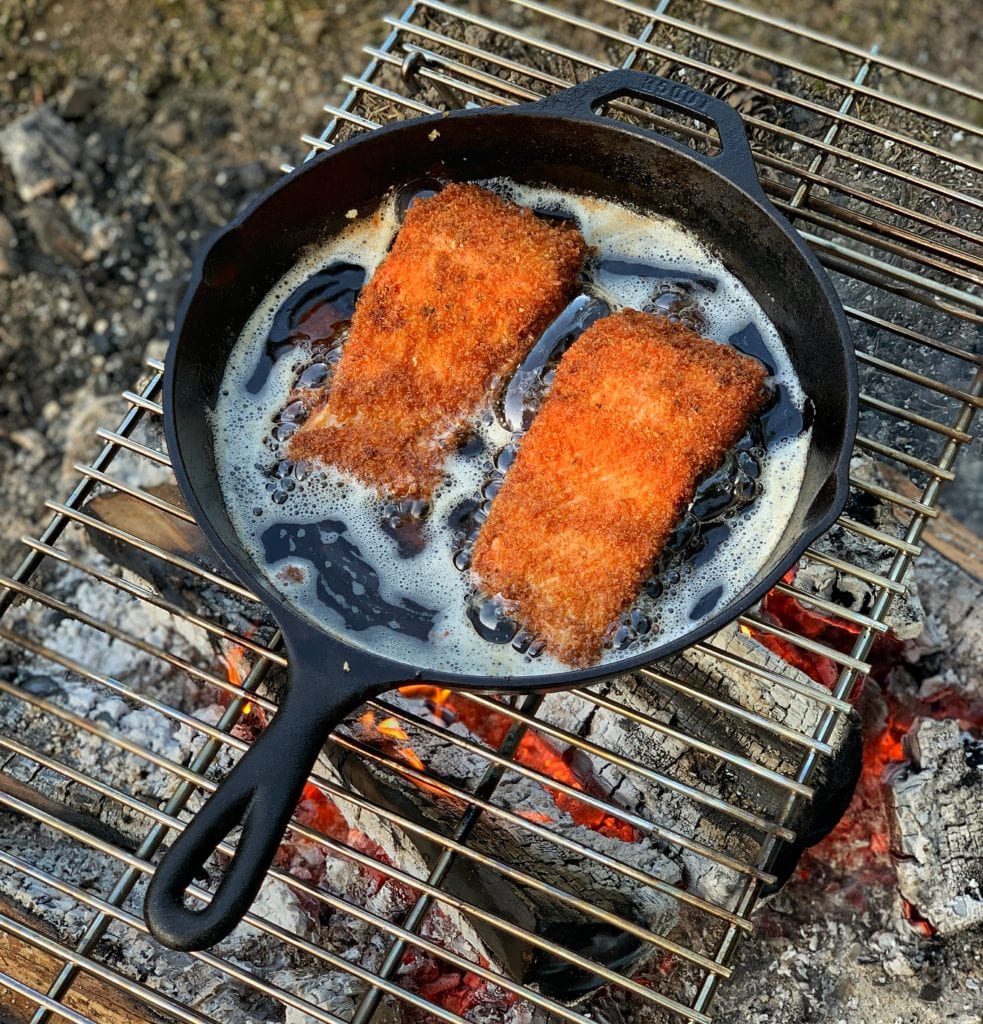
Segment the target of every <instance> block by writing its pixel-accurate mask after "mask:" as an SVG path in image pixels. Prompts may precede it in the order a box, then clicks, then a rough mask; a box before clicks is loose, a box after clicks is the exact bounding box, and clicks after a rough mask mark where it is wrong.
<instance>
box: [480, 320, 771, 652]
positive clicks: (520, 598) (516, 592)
mask: <svg viewBox="0 0 983 1024" xmlns="http://www.w3.org/2000/svg"><path fill="white" fill-rule="evenodd" d="M765 377H766V371H765V368H764V367H763V366H762V365H761V364H760V363H759V362H758V361H757V360H755V359H751V358H749V357H748V356H745V355H742V354H741V353H740V352H738V351H737V350H736V349H733V348H730V347H728V346H726V345H719V344H717V343H716V342H712V341H707V340H706V339H704V338H701V337H700V336H699V335H698V334H696V333H695V332H693V331H691V330H690V329H689V328H687V327H684V326H683V325H682V324H676V323H671V322H670V321H669V320H667V319H666V318H665V317H661V316H652V315H649V314H647V313H639V312H636V311H635V310H627V311H625V312H622V313H615V314H613V315H611V316H608V317H605V318H604V319H602V320H598V321H597V322H595V323H594V324H593V325H592V326H591V327H590V328H588V329H587V330H586V331H585V332H584V333H583V334H582V335H581V336H580V338H578V339H577V340H576V341H575V342H574V343H573V345H571V346H570V348H569V349H568V350H567V352H566V353H565V355H564V356H563V359H562V360H561V362H560V366H559V369H558V370H557V374H556V379H555V382H554V384H553V387H552V390H551V391H550V393H549V395H548V396H547V398H546V400H545V402H544V403H543V406H542V408H541V409H540V411H539V414H538V415H537V417H536V419H535V420H534V421H533V424H532V427H531V428H530V429H529V431H528V433H527V434H526V435H525V437H524V438H523V440H522V445H521V447H520V449H519V454H518V456H517V458H516V461H515V462H514V464H513V465H512V468H511V469H510V470H509V472H508V474H507V475H506V478H505V483H504V484H503V485H502V489H501V490H500V491H499V493H498V495H497V497H496V498H495V500H494V502H493V503H492V507H491V512H490V514H489V516H488V519H487V520H486V522H485V523H484V525H483V527H482V529H481V533H480V534H479V536H478V539H477V542H476V544H475V548H474V553H473V557H472V566H473V569H474V572H475V573H476V575H477V577H478V580H479V581H480V584H481V586H482V587H483V589H484V590H485V591H487V592H488V593H489V594H492V595H494V594H502V595H503V596H504V597H505V598H507V599H508V600H510V601H514V602H516V605H517V608H518V614H517V617H518V619H519V621H520V622H521V623H522V624H523V625H524V626H526V627H527V628H528V629H530V630H531V631H532V632H534V633H535V634H537V635H539V636H540V637H542V638H543V639H544V640H545V641H546V649H547V650H549V651H550V652H552V653H553V654H554V655H555V656H556V657H557V658H559V659H560V660H561V661H564V662H566V663H568V664H570V665H576V666H585V665H589V664H591V663H593V662H595V661H596V660H597V659H598V658H599V657H600V654H601V649H602V644H603V640H604V637H605V634H606V633H607V631H608V629H609V627H610V626H611V625H612V623H614V622H615V621H616V619H617V618H618V616H619V615H620V614H621V613H622V612H623V611H625V610H626V608H628V607H629V606H630V604H631V602H632V601H633V600H634V599H635V597H636V596H637V595H638V592H639V590H640V588H641V585H642V583H643V582H644V580H645V579H646V577H647V576H648V574H649V573H650V572H651V569H652V565H653V563H654V561H655V560H656V559H657V558H658V556H659V553H660V552H661V551H662V548H663V546H664V545H665V542H666V540H667V539H668V537H669V534H670V533H671V532H672V529H673V527H674V526H675V525H676V523H677V522H678V521H679V519H680V516H681V515H682V513H683V512H684V510H685V509H686V506H687V505H688V504H689V502H690V501H691V499H692V497H693V492H694V489H695V485H696V483H697V481H698V479H699V478H700V477H701V476H702V475H703V474H704V473H705V472H706V471H707V470H710V469H713V468H714V467H715V466H716V465H717V464H718V463H719V462H720V460H721V458H722V457H723V455H724V453H725V452H726V451H727V449H728V448H730V447H731V446H732V445H733V444H734V443H735V442H736V441H737V440H738V439H739V438H740V436H741V435H742V434H743V432H744V430H745V429H746V427H747V424H748V420H749V418H750V417H751V415H752V414H753V413H754V412H755V411H756V410H757V409H758V408H759V407H760V406H761V404H762V402H763V401H764V397H765V392H764V388H763V385H764V381H765Z"/></svg>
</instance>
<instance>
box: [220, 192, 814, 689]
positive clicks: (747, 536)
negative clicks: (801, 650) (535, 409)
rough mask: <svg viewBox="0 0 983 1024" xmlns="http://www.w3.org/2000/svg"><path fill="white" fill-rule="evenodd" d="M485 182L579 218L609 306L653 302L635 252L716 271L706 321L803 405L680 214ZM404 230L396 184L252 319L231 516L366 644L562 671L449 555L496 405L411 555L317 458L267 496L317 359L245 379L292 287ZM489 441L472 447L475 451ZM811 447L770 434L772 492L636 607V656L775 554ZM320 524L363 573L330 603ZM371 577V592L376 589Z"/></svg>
mask: <svg viewBox="0 0 983 1024" xmlns="http://www.w3.org/2000/svg"><path fill="white" fill-rule="evenodd" d="M483 184H485V185H487V187H490V188H493V189H495V190H496V191H498V192H500V193H502V194H505V195H507V196H508V197H509V198H513V199H515V200H516V201H517V202H520V203H522V204H523V205H527V206H531V207H534V208H537V209H539V210H546V211H549V212H551V213H557V214H559V215H562V216H566V217H572V218H574V219H575V220H576V221H577V223H578V226H579V227H580V229H581V231H582V232H583V234H584V236H585V238H586V240H587V242H588V244H589V245H591V246H593V247H594V249H595V252H594V254H593V257H592V260H591V265H590V267H589V268H588V279H589V286H590V290H591V291H592V292H593V293H594V294H596V295H599V296H601V297H603V298H605V300H606V301H607V302H608V303H609V305H610V306H611V307H612V308H614V309H617V308H637V309H641V308H644V307H645V306H646V305H647V304H650V303H651V301H652V298H653V278H652V276H650V275H646V274H644V273H632V272H631V267H630V266H629V265H630V264H632V263H636V264H642V265H645V266H648V267H661V268H669V269H670V270H671V271H672V272H673V273H678V274H679V275H680V276H681V277H687V278H691V279H695V280H697V281H699V280H701V279H706V280H707V281H713V282H714V287H713V288H712V289H711V288H696V289H694V291H693V294H692V297H691V298H692V303H693V305H694V306H695V308H696V309H697V310H698V313H699V316H700V318H701V327H700V330H701V333H703V334H704V335H705V336H707V337H710V338H713V339H715V340H717V341H721V342H726V341H727V339H728V338H730V337H732V336H734V335H735V334H737V333H738V332H740V331H742V330H743V329H745V328H746V327H748V326H749V325H754V326H755V327H756V328H757V329H758V331H759V332H760V335H761V338H762V339H763V342H764V345H765V347H766V350H767V354H768V362H769V364H770V366H771V367H772V368H773V370H774V379H775V382H776V384H781V385H783V386H784V388H785V389H786V391H787V395H788V398H789V400H790V401H791V402H792V404H793V405H795V406H796V407H797V408H799V409H800V410H801V409H802V407H803V403H804V396H803V394H802V391H801V388H800V386H799V383H798V380H797V379H796V376H795V373H794V370H793V369H792V366H791V363H790V361H789V359H788V356H787V355H786V353H785V351H784V349H783V347H782V344H781V340H780V338H779V336H778V333H777V332H776V331H775V329H774V327H773V326H772V325H771V323H770V322H769V321H768V320H767V318H766V317H765V315H764V313H763V312H762V310H761V308H760V307H759V306H758V304H757V303H756V302H755V301H754V299H753V298H752V297H751V295H750V294H749V293H748V292H747V290H746V289H745V288H744V286H743V285H742V284H741V283H740V282H739V281H737V280H736V278H734V277H732V276H731V275H730V274H728V273H727V271H726V269H725V268H724V267H723V265H722V264H721V263H720V261H719V260H717V259H716V258H715V257H714V256H713V255H712V254H711V253H710V252H708V251H707V250H706V248H705V247H704V246H703V245H702V244H701V243H700V242H699V240H698V239H696V238H695V236H693V235H692V234H690V233H689V232H687V231H685V230H684V229H683V228H681V227H680V226H679V225H678V224H675V223H673V222H669V221H666V220H658V219H655V218H652V217H650V216H647V215H643V214H640V213H637V212H635V211H632V210H630V209H627V208H625V207H622V206H619V205H616V204H613V203H610V202H607V201H605V200H600V199H596V198H591V197H583V196H573V195H568V194H565V193H562V192H559V191H556V190H552V189H545V188H531V187H529V186H520V185H517V184H515V183H513V182H508V181H500V180H499V181H493V182H486V183H483ZM397 229H398V217H397V200H396V197H388V198H387V199H386V200H384V201H383V203H382V204H381V205H380V207H379V208H378V209H377V210H376V211H374V212H373V213H372V214H370V215H368V216H364V217H361V218H359V219H356V220H354V221H353V223H352V224H351V225H350V226H349V227H347V228H346V229H345V230H344V231H342V232H341V233H340V234H338V235H337V236H335V237H333V238H331V239H329V240H327V241H325V242H324V243H323V244H321V245H319V246H317V247H315V248H312V249H310V250H309V251H307V252H305V253H304V255H303V257H302V259H301V260H300V261H298V263H297V265H296V266H295V267H294V268H292V269H291V271H290V272H289V273H288V274H286V275H285V276H284V278H283V279H282V280H281V281H279V282H278V283H277V285H276V286H275V287H274V288H273V289H271V291H270V293H269V294H268V295H267V296H266V297H265V298H264V300H263V302H262V303H260V306H259V307H258V308H257V310H256V312H255V313H254V314H253V316H252V317H251V318H250V320H249V321H248V323H247V324H246V327H245V328H244V330H243V331H242V334H241V336H240V338H239V340H238V342H237V344H236V346H235V349H234V351H233V353H232V355H231V357H230V359H229V363H228V367H227V370H226V374H225V378H224V380H223V387H222V393H221V396H220V399H219V402H218V405H217V408H216V411H215V414H214V416H213V418H212V427H213V430H214V434H215V451H216V463H217V465H218V470H219V476H220V483H221V486H222V492H223V495H224V497H225V501H226V504H227V507H228V510H229V513H230V516H231V518H232V520H233V523H234V525H235V527H236V530H237V531H238V533H239V535H240V537H241V538H242V539H243V542H244V544H245V546H246V547H247V549H248V550H249V552H250V553H251V554H252V555H253V557H254V558H255V559H256V561H257V564H259V565H260V566H261V567H262V569H263V571H264V573H265V575H266V576H267V578H268V580H269V581H270V583H271V585H272V586H273V588H274V589H275V590H277V591H278V592H280V593H282V594H283V595H284V596H286V597H287V598H288V599H289V600H290V601H291V602H292V603H293V604H294V605H295V606H296V607H297V608H298V609H299V610H300V611H302V612H303V614H305V615H306V616H307V617H308V618H309V619H310V620H312V621H313V622H315V623H319V624H321V625H323V626H325V627H326V628H328V629H330V630H333V631H339V630H344V631H346V633H347V634H348V636H349V637H350V638H351V639H352V640H353V642H355V643H357V644H359V645H360V646H363V647H365V648H366V649H368V650H371V651H374V652H376V653H378V654H380V655H383V656H386V657H389V658H393V659H396V660H400V661H404V662H406V663H407V664H409V665H412V666H413V667H414V668H418V669H421V670H422V671H423V672H424V673H425V672H426V670H427V669H433V670H441V671H445V672H460V673H465V674H470V675H512V674H514V675H523V676H534V675H540V674H544V673H550V672H557V671H561V670H562V669H563V667H564V666H562V665H560V664H559V663H558V662H556V661H555V660H554V659H553V658H551V657H549V656H547V655H545V654H541V655H539V656H538V657H534V658H532V657H530V656H529V655H528V654H527V653H524V652H523V651H521V650H517V649H515V648H514V647H512V646H511V645H510V644H508V643H505V644H495V643H490V642H488V641H486V640H484V639H482V638H481V637H480V636H479V635H478V633H477V632H476V631H475V628H474V627H473V626H472V624H471V621H470V620H469V618H468V616H467V614H466V609H467V606H468V602H469V601H470V600H471V599H472V597H473V593H472V581H471V578H470V574H469V573H467V572H462V571H460V570H459V569H458V568H456V567H455V565H454V556H455V553H456V552H457V550H458V549H459V547H460V531H459V530H455V527H454V526H453V525H452V523H451V518H452V513H453V512H454V510H455V509H457V508H459V507H460V506H461V505H462V503H464V502H467V501H469V500H472V501H473V500H477V501H480V494H481V488H482V486H483V484H484V483H485V482H486V481H487V479H488V475H489V468H490V464H491V463H493V462H494V461H495V457H496V455H497V453H498V452H500V451H501V449H502V448H504V447H505V446H506V445H507V444H509V443H510V441H512V440H513V435H512V434H510V433H509V432H508V431H507V430H505V429H504V427H503V426H501V425H500V424H499V422H498V421H497V419H496V418H495V417H494V416H492V415H490V414H488V413H486V414H485V415H483V416H482V417H481V418H480V419H479V420H478V421H477V422H476V423H475V424H474V431H475V433H476V435H477V436H478V437H480V439H481V443H480V445H479V444H477V443H476V444H474V445H471V446H469V448H468V450H466V451H465V450H458V451H454V452H452V453H451V454H450V455H449V457H448V461H447V466H446V468H447V475H446V479H445V482H444V484H443V485H442V486H441V487H440V488H439V489H438V491H437V492H436V493H435V495H434V496H433V499H432V502H431V508H430V510H429V513H428V514H427V516H426V517H425V518H424V519H423V521H422V524H421V527H420V531H419V534H420V540H421V542H422V543H421V544H420V545H418V549H417V550H416V553H415V554H413V555H412V557H406V552H405V551H401V549H400V546H399V543H398V542H397V540H396V539H395V538H394V537H393V535H392V534H391V532H387V531H386V530H385V529H384V528H383V525H382V522H383V519H384V515H383V507H384V505H385V502H384V501H382V500H380V499H379V497H378V496H377V495H376V494H375V493H374V492H373V491H371V490H370V489H369V488H366V487H364V486H362V485H361V484H359V483H357V482H356V481H354V480H352V479H350V478H347V477H343V476H342V475H341V474H340V473H338V471H337V470H335V469H334V468H332V467H317V468H316V469H315V470H314V471H313V472H311V473H310V474H309V475H307V476H305V477H304V478H303V479H296V478H295V479H294V487H293V489H292V490H291V491H290V493H289V495H287V496H286V500H284V502H283V504H275V503H274V502H273V501H271V497H270V493H269V491H268V490H267V484H268V483H269V480H270V477H269V475H268V473H269V470H270V468H271V467H272V466H273V464H274V463H276V461H277V458H278V457H279V458H283V454H282V453H280V455H279V456H278V455H277V454H276V453H274V452H272V451H271V449H270V448H269V447H268V446H267V444H266V441H267V438H268V437H269V435H270V432H271V429H272V428H273V425H274V419H275V417H276V416H277V414H278V413H279V412H280V410H281V409H282V408H283V406H284V405H285V403H286V398H287V395H288V393H289V391H290V388H291V386H292V385H293V383H294V382H295V381H296V379H297V377H298V375H299V374H300V373H301V372H302V371H303V369H304V367H305V366H306V365H307V364H308V363H309V362H310V355H309V353H307V352H306V351H305V350H304V349H302V348H298V349H295V350H293V351H289V352H287V353H285V354H284V355H283V356H282V357H281V358H279V359H278V360H277V361H276V362H275V363H274V365H273V368H272V370H271V372H270V374H269V377H268V379H267V380H266V382H265V384H264V385H263V387H262V388H261V389H260V390H259V391H258V393H257V394H251V393H249V391H248V390H247V388H246V384H247V382H248V381H249V380H250V378H251V376H252V374H253V371H254V369H255V367H256V365H257V361H258V360H259V359H260V357H261V354H262V352H263V349H264V345H265V343H266V338H267V335H268V334H269V330H270V327H271V325H272V322H273V318H274V316H275V314H276V312H277V310H278V309H279V307H280V305H281V304H282V302H283V301H284V300H285V299H286V298H287V297H288V296H289V295H290V294H291V293H292V292H293V291H294V289H296V288H297V287H299V286H300V285H301V284H303V283H304V281H306V280H307V279H308V278H309V277H310V276H312V275H313V274H315V273H317V272H318V271H320V270H322V269H324V268H326V267H329V266H330V265H332V264H334V263H352V264H356V265H360V266H362V267H364V268H365V270H366V273H367V279H368V277H370V276H371V274H372V273H373V272H374V270H375V268H376V267H377V266H378V265H379V263H380V262H381V261H382V259H383V257H384V256H385V253H386V251H387V249H388V247H389V245H390V243H391V241H392V238H393V237H394V235H395V232H396V231H397ZM618 264H620V265H618ZM479 448H480V449H481V450H480V453H479V454H477V455H475V454H473V452H472V451H471V449H479ZM807 451H808V433H807V432H806V433H803V434H800V435H799V436H798V437H795V438H787V439H784V440H782V441H779V442H777V443H775V444H774V445H772V446H770V447H769V450H768V451H767V453H766V454H765V455H764V456H763V458H762V459H761V460H760V462H761V477H760V484H761V488H762V492H763V493H762V496H761V497H759V498H758V499H756V500H755V501H753V502H752V503H751V504H750V506H749V507H747V508H746V509H745V510H744V511H742V512H740V513H739V514H738V515H737V516H736V517H735V518H734V520H733V521H732V522H731V524H730V525H731V529H730V532H729V534H728V536H727V538H726V539H725V540H724V541H723V542H722V543H721V545H720V547H719V548H718V549H717V551H716V553H715V555H714V557H713V559H712V560H711V561H710V562H709V563H708V564H706V565H703V566H700V567H698V568H693V567H686V566H683V567H682V569H681V572H680V576H681V578H680V579H679V581H678V582H676V583H674V584H673V585H672V586H671V587H669V588H667V589H666V591H665V593H663V594H662V595H661V596H660V597H658V598H652V597H648V596H643V597H642V598H641V599H640V601H639V603H638V610H639V611H640V612H642V613H644V616H645V617H646V618H648V619H650V620H651V621H652V622H653V623H656V624H657V628H656V629H653V630H651V631H650V632H648V633H647V634H645V635H640V636H638V637H637V638H635V639H633V640H632V641H631V650H632V652H633V653H634V652H636V651H637V652H642V651H644V650H646V649H647V648H649V647H653V646H655V645H656V644H657V643H661V642H664V641H667V640H671V639H673V638H674V637H678V636H681V635H682V634H683V633H685V632H686V631H688V630H689V629H690V628H692V626H693V620H692V619H691V617H690V616H691V613H692V612H693V609H694V608H695V607H696V606H697V605H698V604H699V601H700V599H701V598H702V597H704V596H705V595H706V594H707V593H708V592H710V591H712V590H714V589H715V588H720V593H719V597H718V598H717V600H716V602H715V606H716V607H719V606H721V605H722V604H723V603H725V602H726V601H728V600H730V599H731V598H732V597H734V596H735V595H737V594H738V593H740V592H741V591H742V590H744V589H745V588H746V587H747V586H748V584H749V583H750V582H751V581H752V580H753V578H754V576H755V575H756V573H757V571H758V569H759V567H760V566H761V565H763V564H764V562H765V561H766V559H767V557H768V556H769V555H770V553H771V552H772V551H773V549H774V547H775V544H776V543H777V540H778V538H779V537H780V536H781V533H782V531H783V530H784V527H785V524H786V522H787V521H788V518H789V515H790V513H791V511H792V508H793V507H794V505H795V502H796V499H797V496H798V491H799V486H800V484H801V480H802V475H803V471H804V466H805V459H806V454H807ZM324 523H337V524H338V525H339V527H340V531H339V530H337V529H336V530H335V531H334V532H335V534H337V535H338V536H340V537H341V538H343V540H344V542H345V543H346V544H347V545H349V546H350V548H349V550H350V549H355V550H357V552H358V553H359V557H360V559H361V560H362V561H363V562H364V564H365V570H366V572H365V574H364V575H358V574H356V575H357V578H355V577H353V578H352V579H351V580H350V581H349V582H348V583H346V587H347V588H348V589H346V590H345V591H344V592H343V593H342V592H338V593H336V594H335V595H334V596H335V598H336V600H332V601H328V602H326V601H325V600H324V599H323V596H324V585H325V584H324V579H323V578H322V579H319V577H318V573H317V572H316V571H315V569H314V564H313V562H312V561H311V560H310V559H308V558H306V557H304V556H302V555H298V554H297V551H298V550H299V549H300V548H304V550H305V551H306V553H307V554H310V551H311V550H312V549H313V548H318V549H323V551H325V552H328V553H327V554H325V556H324V557H325V558H329V557H330V552H329V551H328V549H329V548H332V549H333V546H337V543H338V539H337V537H336V536H331V535H323V536H315V531H316V530H317V529H318V526H317V524H324ZM284 526H285V527H286V529H287V530H288V531H289V532H290V534H291V540H290V543H289V544H286V545H284V546H283V548H282V551H280V552H279V553H280V554H282V555H283V557H278V558H277V560H275V561H273V562H272V563H270V564H267V563H266V557H265V550H264V539H263V538H264V535H267V536H268V534H269V531H274V532H275V531H276V530H277V529H278V528H281V527H284ZM291 547H292V548H293V553H291V551H290V548H291ZM359 571H360V572H361V569H360V570H359ZM366 586H369V587H370V588H375V589H374V590H373V592H372V593H368V594H367V593H366ZM360 590H361V592H360ZM361 602H365V603H366V606H367V607H368V606H374V607H376V608H378V607H379V602H382V606H383V609H385V607H387V606H388V607H389V608H392V609H427V610H430V611H431V614H430V616H429V619H428V624H429V628H427V624H425V625H424V627H423V631H422V632H423V634H425V635H421V630H420V629H418V628H415V627H414V625H413V622H414V621H416V622H417V625H419V622H418V621H417V620H414V619H413V616H412V615H409V620H411V624H410V625H409V626H407V625H406V624H405V622H403V621H402V620H401V619H400V617H399V615H394V616H393V617H391V618H387V615H386V614H385V611H384V612H383V614H382V615H381V616H380V617H379V621H378V622H375V624H372V625H368V624H367V622H362V624H361V625H362V627H363V628H361V629H360V630H359V631H357V632H352V631H351V630H350V620H351V618H352V616H353V615H355V613H356V610H357V606H359V605H360V603H361ZM369 618H371V616H369ZM373 622H374V620H373ZM520 646H523V645H520ZM622 656H623V652H622V651H620V650H614V649H610V650H607V651H605V654H604V656H603V659H602V660H603V661H604V662H613V661H616V660H617V659H618V658H620V657H622Z"/></svg>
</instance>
